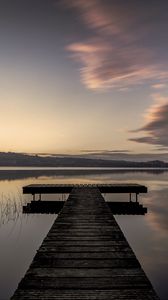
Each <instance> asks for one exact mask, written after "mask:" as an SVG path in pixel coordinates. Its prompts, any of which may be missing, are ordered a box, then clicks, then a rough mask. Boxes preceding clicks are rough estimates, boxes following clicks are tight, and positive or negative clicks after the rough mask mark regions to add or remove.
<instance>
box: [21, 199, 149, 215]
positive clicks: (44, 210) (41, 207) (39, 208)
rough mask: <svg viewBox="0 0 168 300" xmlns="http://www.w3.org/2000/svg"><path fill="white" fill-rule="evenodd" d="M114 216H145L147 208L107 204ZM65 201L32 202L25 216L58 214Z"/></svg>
mask: <svg viewBox="0 0 168 300" xmlns="http://www.w3.org/2000/svg"><path fill="white" fill-rule="evenodd" d="M106 203H107V204H108V206H109V207H110V209H111V211H112V213H113V215H144V214H146V213H147V208H146V207H143V205H142V204H140V203H139V202H114V201H113V202H106ZM64 204H65V202H64V201H40V200H38V201H31V202H30V203H27V205H26V206H23V213H25V214H58V213H59V212H60V210H61V209H62V208H63V206H64Z"/></svg>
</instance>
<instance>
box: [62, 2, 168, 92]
mask: <svg viewBox="0 0 168 300" xmlns="http://www.w3.org/2000/svg"><path fill="white" fill-rule="evenodd" d="M135 2H136V3H135ZM135 2H134V4H133V3H132V1H128V2H127V4H125V3H124V2H123V1H118V4H117V3H116V1H101V0H90V1H84V0H72V1H64V3H65V4H66V7H68V8H71V9H72V10H73V11H75V13H76V14H77V16H78V19H80V21H81V22H82V23H83V24H84V25H85V27H86V30H87V32H88V38H85V39H81V37H80V38H79V39H80V41H79V42H74V43H72V44H70V45H69V46H67V48H66V49H67V50H68V51H69V52H70V53H71V57H72V58H73V59H74V60H75V61H77V62H78V63H80V74H81V80H82V83H83V84H84V85H85V86H86V87H87V88H89V89H92V90H101V89H108V88H119V89H121V88H127V87H130V86H134V85H138V84H143V83H144V82H145V81H146V80H149V81H154V83H153V85H154V86H155V87H156V88H157V87H159V85H160V87H161V85H162V80H167V79H168V71H167V69H166V68H165V65H164V64H163V63H162V62H161V61H158V60H157V56H156V55H155V53H154V51H153V50H152V49H151V48H150V47H147V46H146V43H145V41H146V40H147V38H148V37H149V34H150V33H151V30H152V29H151V24H152V20H153V18H154V17H155V13H156V12H155V10H152V12H153V14H151V10H148V8H149V7H148V5H149V4H146V5H147V7H145V6H144V5H142V7H141V6H140V5H139V4H138V2H137V1H135ZM145 8H146V10H145ZM156 9H157V5H156ZM146 20H149V21H151V22H147V21H146ZM157 84H158V86H157Z"/></svg>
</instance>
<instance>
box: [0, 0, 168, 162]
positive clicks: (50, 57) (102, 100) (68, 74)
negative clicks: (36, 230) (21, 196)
mask: <svg viewBox="0 0 168 300" xmlns="http://www.w3.org/2000/svg"><path fill="white" fill-rule="evenodd" d="M167 23H168V3H167V2H166V1H163V0H161V1H155V0H148V1H139V0H127V1H124V0H117V1H116V0H115V1H114V0H108V1H107V0H105V1H101V0H88V1H87V0H85V1H84V0H72V1H68V0H58V1H55V0H40V1H39V0H16V1H13V0H8V1H5V0H2V1H1V2H0V66H1V71H0V104H1V127H0V140H1V149H0V150H1V151H16V152H31V153H32V152H33V153H36V152H37V153H39V152H47V153H69V154H79V153H81V151H85V150H89V151H90V150H93V151H96V150H100V152H102V153H103V152H104V150H108V151H116V150H117V151H118V150H119V151H120V152H124V151H125V150H128V151H129V153H130V155H131V153H132V154H136V155H138V154H142V153H143V154H146V155H147V154H151V155H153V153H155V154H156V153H158V155H160V157H161V156H162V153H167V147H168V140H167V131H168V89H167V83H168V39H167V25H168V24H167ZM125 153H127V151H126V152H125Z"/></svg>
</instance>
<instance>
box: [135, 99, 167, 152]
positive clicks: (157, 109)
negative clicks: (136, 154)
mask: <svg viewBox="0 0 168 300" xmlns="http://www.w3.org/2000/svg"><path fill="white" fill-rule="evenodd" d="M153 97H154V98H155V102H156V103H155V104H153V105H152V106H151V107H150V108H149V109H148V111H147V113H146V117H145V118H146V124H145V125H144V126H143V127H141V128H139V129H137V130H134V131H132V132H134V133H138V132H143V134H144V136H143V137H135V138H131V139H130V140H131V141H134V142H138V143H148V144H152V145H159V146H162V147H164V149H165V148H168V138H167V132H168V97H162V96H161V95H159V94H156V95H153Z"/></svg>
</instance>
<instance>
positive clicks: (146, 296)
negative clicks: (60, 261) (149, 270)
mask: <svg viewBox="0 0 168 300" xmlns="http://www.w3.org/2000/svg"><path fill="white" fill-rule="evenodd" d="M15 299H16V300H28V299H31V300H37V299H40V300H49V299H51V300H158V297H157V296H156V294H155V292H154V291H153V289H152V288H146V289H137V288H136V289H122V290H116V289H114V290H101V289H95V290H86V289H85V290H82V289H80V290H74V289H73V290H71V289H68V290H66V289H61V290H59V289H58V290H56V291H55V290H52V289H43V290H40V289H38V288H37V289H20V290H18V291H17V292H16V296H15Z"/></svg>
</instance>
